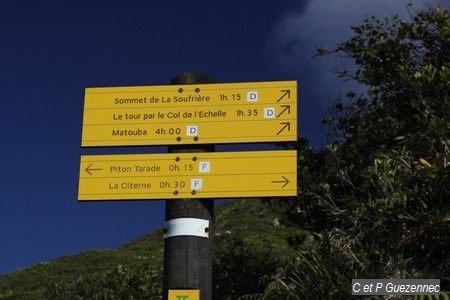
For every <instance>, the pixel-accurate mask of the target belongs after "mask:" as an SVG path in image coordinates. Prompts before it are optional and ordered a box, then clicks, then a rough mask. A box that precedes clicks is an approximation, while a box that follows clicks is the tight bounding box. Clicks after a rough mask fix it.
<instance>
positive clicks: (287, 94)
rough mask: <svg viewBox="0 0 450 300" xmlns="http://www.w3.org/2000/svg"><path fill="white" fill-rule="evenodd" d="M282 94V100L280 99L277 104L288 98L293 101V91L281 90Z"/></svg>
mask: <svg viewBox="0 0 450 300" xmlns="http://www.w3.org/2000/svg"><path fill="white" fill-rule="evenodd" d="M280 92H282V93H283V95H281V97H280V99H278V100H277V102H280V101H281V100H283V98H284V97H286V96H287V98H288V99H291V90H281V91H280Z"/></svg>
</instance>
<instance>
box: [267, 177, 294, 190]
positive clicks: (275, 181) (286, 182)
mask: <svg viewBox="0 0 450 300" xmlns="http://www.w3.org/2000/svg"><path fill="white" fill-rule="evenodd" d="M281 177H283V180H274V181H271V182H270V183H284V184H283V186H282V187H281V188H283V189H284V187H285V186H286V185H287V184H288V183H289V182H290V181H289V180H288V179H287V178H286V177H284V176H281Z"/></svg>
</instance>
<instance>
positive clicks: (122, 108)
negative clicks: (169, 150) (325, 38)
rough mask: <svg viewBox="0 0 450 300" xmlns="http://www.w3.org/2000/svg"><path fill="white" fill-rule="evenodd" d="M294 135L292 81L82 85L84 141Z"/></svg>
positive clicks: (286, 138) (118, 143) (260, 139)
mask: <svg viewBox="0 0 450 300" xmlns="http://www.w3.org/2000/svg"><path fill="white" fill-rule="evenodd" d="M295 140H297V82H296V81H272V82H249V83H220V84H193V85H167V86H141V87H111V88H87V89H86V92H85V104H84V117H83V136H82V146H83V147H94V146H128V145H176V144H214V143H245V142H282V141H295Z"/></svg>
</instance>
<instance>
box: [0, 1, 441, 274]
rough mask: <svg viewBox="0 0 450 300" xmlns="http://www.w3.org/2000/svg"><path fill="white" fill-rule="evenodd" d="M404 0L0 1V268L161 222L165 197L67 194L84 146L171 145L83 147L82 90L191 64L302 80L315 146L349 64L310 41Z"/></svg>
mask: <svg viewBox="0 0 450 300" xmlns="http://www.w3.org/2000/svg"><path fill="white" fill-rule="evenodd" d="M415 2H416V3H417V7H421V6H423V5H424V4H423V2H421V1H415ZM405 3H406V2H404V1H399V0H384V1H381V0H380V1H370V0H339V1H338V0H314V1H276V0H272V1H269V0H266V1H162V0H161V1H72V2H61V1H59V2H57V1H3V2H2V4H1V5H0V37H1V43H0V88H1V96H2V97H1V100H0V101H1V109H0V139H1V140H0V141H1V147H0V154H1V157H0V168H1V170H2V172H1V173H0V189H1V194H0V273H6V272H10V271H13V270H15V269H17V268H22V267H25V266H28V265H31V264H33V263H37V262H39V261H47V260H50V259H53V258H56V257H59V256H63V255H72V254H76V253H79V252H80V251H83V250H87V249H91V248H111V247H116V246H118V245H121V244H123V243H126V242H128V241H130V240H132V239H135V238H137V237H139V236H141V235H144V234H147V233H150V232H151V231H153V230H154V229H156V228H158V227H161V226H162V225H163V221H164V202H163V201H140V202H138V201H123V202H91V203H78V202H77V201H76V193H77V191H76V189H77V181H78V170H79V159H80V155H82V154H103V153H104V154H106V153H164V152H166V151H167V148H166V147H138V148H114V149H81V148H80V142H81V122H82V107H83V97H84V94H83V93H84V88H86V87H98V86H133V85H163V84H168V83H169V82H170V80H171V78H173V77H174V76H176V75H178V74H180V73H184V72H188V71H201V72H206V73H208V74H210V75H212V76H213V77H214V78H215V80H216V81H217V82H241V81H246V82H248V81H272V80H298V82H299V100H298V101H299V104H298V105H299V115H298V119H299V134H300V135H302V136H304V137H307V138H308V139H310V140H311V142H312V144H313V145H314V147H315V148H320V147H321V145H322V144H323V143H324V133H323V128H322V126H321V124H320V118H321V116H322V115H323V114H324V111H325V109H326V107H327V103H329V102H330V101H332V99H333V98H334V97H335V96H337V95H339V94H341V93H344V92H345V91H346V89H347V87H346V86H344V84H343V83H342V81H339V80H337V79H335V78H334V77H335V76H334V75H333V74H331V73H330V72H329V70H330V69H331V67H332V66H334V65H338V66H339V65H340V66H346V65H347V64H348V62H346V61H341V60H337V59H336V58H325V59H313V58H312V55H313V54H314V53H315V52H314V49H315V48H316V47H322V46H327V47H329V48H333V46H334V45H335V44H336V42H338V41H340V40H343V39H345V38H346V37H348V36H349V35H350V30H349V26H350V25H351V24H358V23H360V21H361V20H362V19H363V18H364V15H365V14H367V15H377V16H389V15H390V14H391V13H392V12H400V13H401V14H402V15H403V16H405V17H406V16H407V14H406V12H405V7H406V5H405ZM428 3H429V4H434V3H437V2H436V1H428ZM441 3H442V4H444V6H447V7H448V4H449V3H448V0H446V1H441ZM263 148H267V146H266V147H259V146H255V145H253V146H251V147H248V148H242V149H248V150H255V149H263ZM230 149H233V147H231V146H221V147H218V148H217V150H219V151H227V150H230Z"/></svg>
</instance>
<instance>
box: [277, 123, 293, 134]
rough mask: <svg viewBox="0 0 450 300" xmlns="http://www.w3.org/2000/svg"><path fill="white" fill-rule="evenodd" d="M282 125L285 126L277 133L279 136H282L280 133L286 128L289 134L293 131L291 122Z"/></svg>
mask: <svg viewBox="0 0 450 300" xmlns="http://www.w3.org/2000/svg"><path fill="white" fill-rule="evenodd" d="M280 124H281V125H284V126H283V127H281V129H280V131H278V132H277V135H280V133H282V132H283V130H285V129H286V128H287V131H288V132H290V131H291V122H281V123H280Z"/></svg>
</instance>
